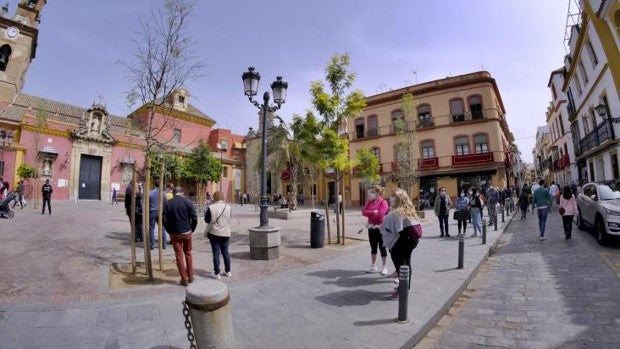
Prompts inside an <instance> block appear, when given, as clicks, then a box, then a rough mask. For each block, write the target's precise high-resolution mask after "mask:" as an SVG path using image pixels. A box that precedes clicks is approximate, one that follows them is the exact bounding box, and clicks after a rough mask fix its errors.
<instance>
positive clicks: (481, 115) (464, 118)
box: [450, 110, 484, 123]
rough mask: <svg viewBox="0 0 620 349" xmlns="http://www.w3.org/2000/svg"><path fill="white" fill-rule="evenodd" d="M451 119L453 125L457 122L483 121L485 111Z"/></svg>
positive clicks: (477, 111) (451, 117) (453, 116)
mask: <svg viewBox="0 0 620 349" xmlns="http://www.w3.org/2000/svg"><path fill="white" fill-rule="evenodd" d="M450 119H451V120H452V122H453V123H455V122H464V121H472V120H481V119H484V111H483V110H474V111H472V112H471V113H465V114H458V115H451V116H450Z"/></svg>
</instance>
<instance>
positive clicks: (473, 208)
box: [469, 189, 483, 237]
mask: <svg viewBox="0 0 620 349" xmlns="http://www.w3.org/2000/svg"><path fill="white" fill-rule="evenodd" d="M482 206H483V204H482V200H481V199H480V192H479V191H478V189H474V190H473V195H472V199H471V202H470V204H469V207H470V214H471V223H472V225H473V226H474V233H473V234H472V235H471V236H472V237H478V236H482V227H481V226H480V219H481V213H482Z"/></svg>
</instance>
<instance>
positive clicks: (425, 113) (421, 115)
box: [418, 104, 433, 127]
mask: <svg viewBox="0 0 620 349" xmlns="http://www.w3.org/2000/svg"><path fill="white" fill-rule="evenodd" d="M418 125H420V127H428V126H433V116H432V115H431V106H430V105H428V104H422V105H421V106H419V107H418Z"/></svg>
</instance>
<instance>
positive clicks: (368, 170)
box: [355, 148, 381, 185]
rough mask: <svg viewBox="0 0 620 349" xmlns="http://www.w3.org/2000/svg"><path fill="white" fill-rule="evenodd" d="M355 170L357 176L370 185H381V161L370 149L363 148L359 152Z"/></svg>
mask: <svg viewBox="0 0 620 349" xmlns="http://www.w3.org/2000/svg"><path fill="white" fill-rule="evenodd" d="M355 168H356V169H357V176H358V177H360V178H361V179H362V181H364V182H365V183H367V184H369V185H372V184H376V183H379V181H380V180H381V176H380V175H379V173H380V172H381V164H380V163H379V159H377V156H376V155H375V154H373V153H372V152H371V151H370V149H368V148H361V149H359V150H358V151H357V154H356V157H355Z"/></svg>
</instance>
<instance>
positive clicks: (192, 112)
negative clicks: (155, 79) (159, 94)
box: [155, 98, 215, 123]
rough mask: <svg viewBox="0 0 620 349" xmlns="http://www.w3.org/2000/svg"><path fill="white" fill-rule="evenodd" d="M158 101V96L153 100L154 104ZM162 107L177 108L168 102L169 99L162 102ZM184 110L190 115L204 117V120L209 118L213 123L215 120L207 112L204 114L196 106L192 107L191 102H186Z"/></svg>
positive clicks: (159, 100)
mask: <svg viewBox="0 0 620 349" xmlns="http://www.w3.org/2000/svg"><path fill="white" fill-rule="evenodd" d="M159 103H161V98H159V99H157V100H156V101H155V104H156V105H157V104H159ZM162 107H163V108H169V109H174V110H178V109H175V108H174V107H173V106H172V104H171V103H170V101H168V100H166V101H165V102H164V104H163V105H162ZM185 112H186V113H188V114H190V115H193V116H196V117H199V118H202V119H206V120H209V121H213V122H214V123H215V120H213V119H212V118H211V117H210V116H209V115H207V114H205V113H203V112H201V111H200V110H199V109H198V108H196V107H194V106H193V105H191V104H189V103H188V104H187V110H185Z"/></svg>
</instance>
